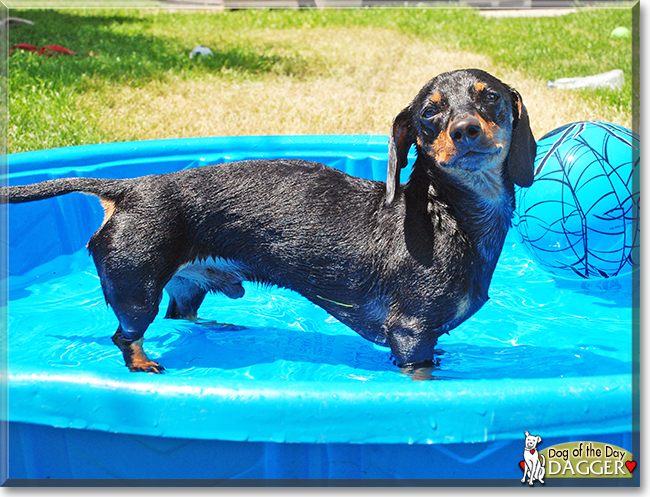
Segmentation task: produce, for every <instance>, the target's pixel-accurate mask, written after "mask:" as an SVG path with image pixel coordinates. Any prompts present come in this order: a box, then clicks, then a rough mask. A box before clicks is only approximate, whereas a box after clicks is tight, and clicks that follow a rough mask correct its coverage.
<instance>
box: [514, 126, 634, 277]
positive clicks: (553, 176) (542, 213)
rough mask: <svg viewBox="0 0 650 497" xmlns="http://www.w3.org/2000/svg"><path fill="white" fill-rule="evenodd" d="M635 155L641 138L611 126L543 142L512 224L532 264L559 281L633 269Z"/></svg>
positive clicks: (572, 129) (557, 133)
mask: <svg viewBox="0 0 650 497" xmlns="http://www.w3.org/2000/svg"><path fill="white" fill-rule="evenodd" d="M639 156H640V146H639V136H638V135H637V134H636V133H633V132H631V131H629V130H627V129H625V128H623V127H621V126H617V125H615V124H610V123H602V122H597V121H585V122H577V123H573V124H568V125H566V126H562V127H561V128H558V129H556V130H554V131H551V132H550V133H548V134H547V135H545V136H544V137H543V138H541V139H540V140H539V141H538V142H537V156H536V158H535V181H534V182H533V184H532V186H531V187H530V188H522V189H520V190H519V192H518V195H517V196H518V201H517V210H516V213H515V219H514V226H515V228H516V230H517V233H518V235H519V238H520V240H521V242H522V243H523V245H524V246H525V248H526V249H527V251H528V252H529V253H530V255H531V256H532V258H533V260H535V261H536V262H537V263H538V264H540V265H541V266H542V267H543V268H544V269H546V270H547V271H549V272H550V273H552V274H554V275H556V276H561V277H565V278H609V277H613V276H619V275H623V274H627V273H630V272H631V271H632V270H633V269H634V268H636V267H638V265H639V245H640V233H639V224H640V223H639V202H640V199H639V181H638V172H639V167H640V165H639V164H640V163H639Z"/></svg>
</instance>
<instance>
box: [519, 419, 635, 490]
mask: <svg viewBox="0 0 650 497" xmlns="http://www.w3.org/2000/svg"><path fill="white" fill-rule="evenodd" d="M524 436H525V442H524V452H523V454H524V460H523V461H521V462H520V463H519V466H520V467H521V469H522V470H523V472H524V477H523V478H522V480H521V482H522V483H525V482H526V479H527V478H528V484H529V485H530V486H533V484H534V482H535V481H538V482H539V483H541V484H544V479H545V478H546V479H552V478H632V474H633V472H634V470H635V469H636V467H637V463H636V461H634V458H633V456H632V453H630V452H628V451H626V450H625V449H622V448H620V447H617V446H616V445H612V444H607V443H603V442H589V441H578V442H566V443H562V444H558V445H553V446H551V447H547V448H545V449H542V450H539V449H538V446H539V444H541V443H542V437H540V436H536V435H531V434H530V433H528V432H527V431H526V432H524Z"/></svg>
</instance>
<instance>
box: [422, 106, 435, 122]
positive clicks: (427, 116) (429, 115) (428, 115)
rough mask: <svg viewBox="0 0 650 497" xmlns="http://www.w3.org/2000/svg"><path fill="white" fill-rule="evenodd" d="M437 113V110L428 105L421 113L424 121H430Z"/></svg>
mask: <svg viewBox="0 0 650 497" xmlns="http://www.w3.org/2000/svg"><path fill="white" fill-rule="evenodd" d="M437 113H438V108H437V107H435V106H433V105H429V106H428V107H425V108H424V110H423V111H422V117H423V118H425V119H431V118H432V117H433V116H435V115H436V114H437Z"/></svg>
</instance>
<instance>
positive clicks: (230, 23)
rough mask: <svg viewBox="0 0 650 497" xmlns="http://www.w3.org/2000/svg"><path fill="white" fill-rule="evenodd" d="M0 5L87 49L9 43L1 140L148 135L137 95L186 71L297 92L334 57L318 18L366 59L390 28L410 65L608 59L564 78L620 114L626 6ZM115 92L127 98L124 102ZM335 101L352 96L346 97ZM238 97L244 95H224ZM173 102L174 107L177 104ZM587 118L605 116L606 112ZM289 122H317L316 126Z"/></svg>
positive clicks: (627, 47)
mask: <svg viewBox="0 0 650 497" xmlns="http://www.w3.org/2000/svg"><path fill="white" fill-rule="evenodd" d="M10 15H12V16H17V17H24V18H27V19H30V20H32V21H33V22H34V26H25V27H19V28H16V29H11V31H10V36H9V45H10V46H12V45H14V44H17V43H29V44H33V45H36V46H43V45H49V44H56V45H61V46H64V47H67V48H69V49H71V50H74V51H75V52H77V53H80V54H87V53H90V52H92V53H93V54H94V55H93V56H83V57H81V56H80V57H68V56H59V57H50V58H48V57H40V56H36V55H34V54H31V53H27V52H19V51H16V52H15V53H14V54H13V55H11V56H10V57H9V60H8V70H9V80H8V81H9V112H10V114H9V123H8V151H9V152H21V151H27V150H36V149H43V148H54V147H61V146H68V145H79V144H87V143H98V142H110V141H119V140H124V139H142V138H149V137H151V136H150V135H148V134H139V133H138V130H139V129H143V130H144V128H147V126H148V125H151V126H153V125H155V124H156V122H155V121H156V120H158V119H159V117H158V116H159V115H160V112H161V109H155V110H156V112H157V114H156V113H153V114H152V115H151V117H149V118H148V116H147V106H146V104H147V101H149V100H151V101H152V102H153V101H154V99H155V98H159V97H160V96H161V94H182V93H183V92H186V93H187V92H192V91H197V90H194V89H192V88H193V87H192V86H191V85H192V84H193V83H196V82H202V83H205V85H211V86H212V87H215V88H225V89H229V91H230V90H232V91H231V93H233V94H235V93H236V90H237V89H238V88H241V87H242V85H248V86H247V88H250V85H261V86H260V88H261V87H263V86H264V85H266V84H269V85H273V84H275V83H277V82H278V81H282V82H284V83H286V84H291V85H293V86H292V88H295V89H296V92H297V93H296V94H295V95H294V97H295V99H296V100H300V99H301V98H302V95H301V93H300V92H304V93H305V97H308V96H310V95H309V92H310V88H314V87H315V85H316V83H317V82H318V81H320V80H322V79H323V78H327V77H331V75H332V74H333V73H335V72H336V71H337V68H338V67H339V65H340V64H342V61H343V59H344V58H345V57H346V55H345V53H344V52H341V53H340V54H339V55H332V56H330V55H329V53H328V52H327V50H330V49H329V48H322V47H321V48H319V46H320V45H319V44H321V45H323V47H325V44H326V43H333V42H334V41H336V40H329V39H328V38H327V33H328V31H331V33H332V36H333V37H337V36H339V35H340V33H348V32H352V33H361V34H363V37H364V38H365V37H370V39H364V40H363V41H364V42H366V43H368V42H370V43H375V42H373V40H372V37H373V36H376V37H377V39H376V45H377V47H378V50H379V47H382V46H383V47H384V48H381V50H384V51H386V52H387V53H386V56H385V57H384V58H383V59H382V53H378V54H375V56H374V57H372V60H373V61H374V62H373V63H376V64H379V65H381V64H390V59H389V57H391V55H389V54H388V52H390V50H389V49H388V47H390V37H391V36H395V37H396V39H398V38H399V40H400V43H403V44H404V45H403V46H404V51H408V50H410V48H409V47H411V45H413V46H416V45H417V46H418V47H420V49H421V47H424V46H426V47H430V48H427V51H424V52H422V53H420V52H418V54H415V55H413V57H412V58H411V59H409V64H411V67H415V66H418V65H425V64H426V65H428V66H431V67H432V68H435V66H436V64H435V61H436V57H437V54H438V50H443V49H444V50H451V51H458V52H469V53H473V54H480V55H482V56H485V57H487V59H489V60H490V61H491V64H492V65H493V66H494V67H496V68H497V70H499V69H502V70H503V71H510V72H512V71H516V72H517V73H520V74H522V75H523V76H525V77H526V78H530V79H532V80H537V81H541V82H544V83H545V82H546V81H547V80H549V79H556V78H560V77H567V76H586V75H589V74H595V73H599V72H605V71H609V70H611V69H615V68H620V69H623V71H624V72H625V77H626V83H625V88H624V89H623V91H620V92H616V91H605V90H599V91H582V92H578V93H577V94H576V93H575V92H574V93H573V95H574V97H573V98H578V99H580V100H582V101H583V102H586V105H591V106H593V108H595V109H608V111H609V110H611V112H615V113H617V114H618V115H623V116H624V119H623V120H624V121H625V119H627V120H629V121H630V122H631V114H632V108H631V107H632V103H631V94H632V89H631V81H632V48H631V41H630V40H629V39H627V40H626V39H618V40H615V39H612V38H610V36H609V35H610V32H611V31H612V29H614V28H615V27H617V26H625V27H631V23H632V13H631V9H628V8H625V9H623V8H611V9H581V10H580V12H579V13H577V14H570V15H566V16H562V17H554V18H501V19H485V18H483V17H481V16H479V15H478V13H477V12H476V11H473V10H470V9H413V8H410V9H358V10H326V11H324V10H244V11H226V12H214V11H213V12H197V11H188V12H175V13H172V12H169V11H165V10H162V9H139V10H137V9H128V10H99V9H78V10H68V9H60V10H52V9H46V10H11V12H10ZM316 34H318V35H316ZM318 37H320V38H318ZM320 40H322V42H321V41H320ZM405 40H406V41H405ZM360 41H361V40H360ZM382 44H384V45H382ZM195 45H206V46H210V47H211V48H212V50H213V51H214V54H215V55H214V57H210V58H202V59H200V60H196V59H194V60H190V58H189V57H188V53H189V51H190V50H191V49H192V47H194V46H195ZM327 47H329V45H327ZM398 52H399V50H398ZM405 55H408V54H405ZM392 56H394V55H392ZM367 59H368V60H370V59H371V57H367ZM363 63H364V62H363V61H361V64H363ZM355 64H357V65H358V64H359V62H358V61H357V62H355ZM341 67H342V66H341ZM366 70H367V71H368V72H367V74H366V73H364V76H363V78H361V77H360V76H359V78H361V79H359V80H358V81H356V82H355V83H354V84H355V85H357V86H363V85H364V84H366V83H365V82H366V81H367V84H368V85H369V86H374V87H377V86H380V85H381V78H382V73H381V71H380V70H379V69H378V70H377V71H376V73H377V74H375V77H376V78H378V80H377V81H372V73H373V71H372V67H368V68H366ZM382 70H384V69H382ZM346 71H347V72H358V68H357V67H356V66H355V65H354V64H350V63H349V65H348V66H346V69H345V71H343V72H346ZM434 75H435V73H432V74H430V77H432V76H434ZM338 77H339V78H345V77H346V75H345V74H343V73H342V74H339V76H338ZM364 78H365V79H364ZM424 82H425V81H422V83H424ZM203 88H205V87H203ZM549 91H550V90H549ZM247 95H250V94H247ZM196 98H201V96H200V95H196ZM246 98H247V100H250V98H251V97H250V96H247V97H246ZM322 98H323V99H325V98H327V95H323V96H322ZM307 101H309V100H307ZM127 103H128V105H131V106H132V108H127V107H125V106H126V105H127ZM136 103H137V104H138V105H137V106H136ZM249 103H250V102H248V101H247V105H248V104H249ZM308 105H312V106H313V104H308ZM349 105H350V106H354V105H355V101H354V98H353V97H352V100H351V102H350V104H349ZM264 106H269V102H268V100H267V101H265V102H259V104H256V108H257V109H263V108H264ZM239 107H241V108H244V107H245V106H243V105H241V106H238V105H233V107H232V108H239ZM133 109H137V113H139V114H138V121H137V125H135V124H133V125H132V127H131V129H129V131H128V132H125V131H124V130H125V129H127V128H128V126H127V125H126V124H123V122H122V121H120V120H119V119H118V118H115V120H114V121H113V120H112V119H113V118H114V117H112V116H117V115H124V116H125V117H124V119H127V120H128V119H131V121H132V120H133V119H134V114H133V113H134V112H135V110H133ZM152 110H154V109H152ZM174 112H182V106H181V105H180V104H179V106H178V107H177V108H175V109H174ZM229 112H234V110H232V109H231V110H229ZM248 112H250V111H248ZM276 112H282V109H277V110H276ZM339 112H341V111H339ZM368 112H369V111H368ZM382 115H383V114H382ZM369 117H370V116H369ZM594 118H602V119H607V118H608V114H607V112H604V113H603V115H602V116H601V115H597V116H594ZM147 119H149V120H150V122H148V120H147ZM275 119H279V118H278V117H276V118H275ZM382 119H383V117H382ZM312 120H313V119H312ZM131 121H129V122H131ZM124 122H126V121H124ZM355 122H356V121H355ZM355 126H356V127H353V129H350V128H349V127H348V128H345V132H350V131H352V132H367V131H368V130H373V129H374V128H373V127H372V126H371V125H369V124H368V125H365V124H364V123H363V121H362V120H360V121H359V123H358V124H356V125H355ZM296 129H297V132H314V129H315V130H316V132H320V130H319V129H318V128H310V127H305V128H304V129H303V128H300V127H298V128H296ZM255 130H256V128H255V129H252V131H254V132H255ZM190 132H191V130H190ZM224 132H225V133H227V132H228V130H227V129H226V130H225V131H224ZM245 132H246V128H245V127H239V128H238V131H237V133H238V134H241V133H245ZM257 132H259V131H257ZM179 133H182V131H178V130H173V131H165V130H164V129H161V131H160V136H159V137H160V138H166V137H171V136H175V135H178V134H179Z"/></svg>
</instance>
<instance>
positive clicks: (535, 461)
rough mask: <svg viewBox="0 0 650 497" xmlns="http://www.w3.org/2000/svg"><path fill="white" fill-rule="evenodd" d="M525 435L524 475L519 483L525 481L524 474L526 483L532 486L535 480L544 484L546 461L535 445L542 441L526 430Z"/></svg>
mask: <svg viewBox="0 0 650 497" xmlns="http://www.w3.org/2000/svg"><path fill="white" fill-rule="evenodd" d="M524 435H525V436H526V444H525V446H524V468H523V469H524V477H523V478H522V479H521V483H526V476H528V484H529V485H530V486H531V487H532V486H533V482H534V481H535V480H537V481H539V482H540V483H541V484H544V475H545V473H546V468H545V467H544V466H545V465H546V461H545V459H544V456H541V461H540V455H539V452H538V451H537V445H538V444H541V443H542V437H540V436H535V435H531V434H530V433H528V432H527V431H525V432H524Z"/></svg>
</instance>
